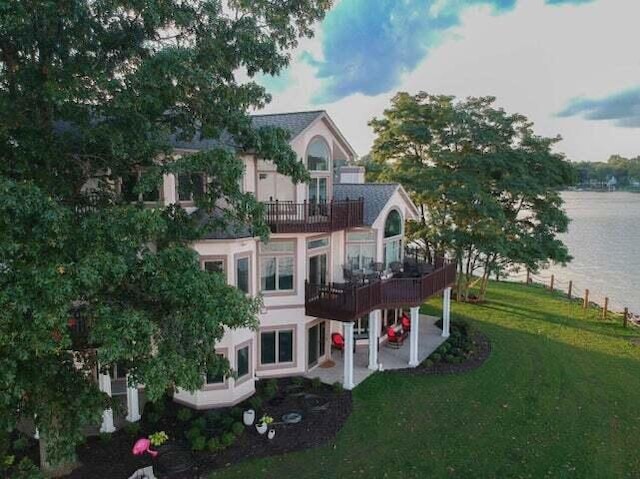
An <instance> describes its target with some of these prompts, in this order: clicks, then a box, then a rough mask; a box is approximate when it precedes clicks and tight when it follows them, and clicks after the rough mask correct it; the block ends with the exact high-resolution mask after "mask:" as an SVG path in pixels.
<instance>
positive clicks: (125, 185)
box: [120, 170, 161, 203]
mask: <svg viewBox="0 0 640 479" xmlns="http://www.w3.org/2000/svg"><path fill="white" fill-rule="evenodd" d="M141 178H142V171H141V170H136V171H132V172H131V173H129V174H128V175H124V176H122V177H121V178H120V194H121V195H122V199H123V200H125V201H128V202H131V203H133V202H136V201H143V202H146V203H155V202H158V201H160V200H161V195H160V188H154V189H153V190H151V191H146V192H144V193H137V192H136V191H135V189H136V187H137V186H138V183H139V182H140V179H141Z"/></svg>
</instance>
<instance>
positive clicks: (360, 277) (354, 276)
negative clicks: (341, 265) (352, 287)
mask: <svg viewBox="0 0 640 479" xmlns="http://www.w3.org/2000/svg"><path fill="white" fill-rule="evenodd" d="M351 283H353V284H361V283H364V271H362V270H361V269H356V270H354V271H351Z"/></svg>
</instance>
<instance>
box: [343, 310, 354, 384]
mask: <svg viewBox="0 0 640 479" xmlns="http://www.w3.org/2000/svg"><path fill="white" fill-rule="evenodd" d="M342 332H343V334H344V376H343V379H342V385H343V387H344V388H345V389H347V390H351V389H353V388H354V386H355V385H354V384H353V346H354V344H353V323H352V322H351V321H349V322H346V323H343V326H342Z"/></svg>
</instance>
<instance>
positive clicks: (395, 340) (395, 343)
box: [387, 326, 404, 349]
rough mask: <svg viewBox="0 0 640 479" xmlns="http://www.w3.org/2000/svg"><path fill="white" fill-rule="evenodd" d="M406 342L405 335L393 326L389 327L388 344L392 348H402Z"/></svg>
mask: <svg viewBox="0 0 640 479" xmlns="http://www.w3.org/2000/svg"><path fill="white" fill-rule="evenodd" d="M403 343H404V336H403V335H402V334H399V333H398V332H397V331H396V330H395V329H394V328H393V326H389V327H387V346H389V347H390V348H396V349H400V347H401V346H402V344H403Z"/></svg>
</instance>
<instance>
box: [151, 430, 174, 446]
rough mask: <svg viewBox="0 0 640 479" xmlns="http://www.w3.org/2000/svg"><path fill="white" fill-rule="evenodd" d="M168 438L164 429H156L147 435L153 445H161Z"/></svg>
mask: <svg viewBox="0 0 640 479" xmlns="http://www.w3.org/2000/svg"><path fill="white" fill-rule="evenodd" d="M168 440H169V436H167V433H166V432H164V431H157V432H154V433H153V434H150V435H149V441H151V445H152V446H155V447H158V446H162V445H163V444H164V443H165V442H167V441H168Z"/></svg>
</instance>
